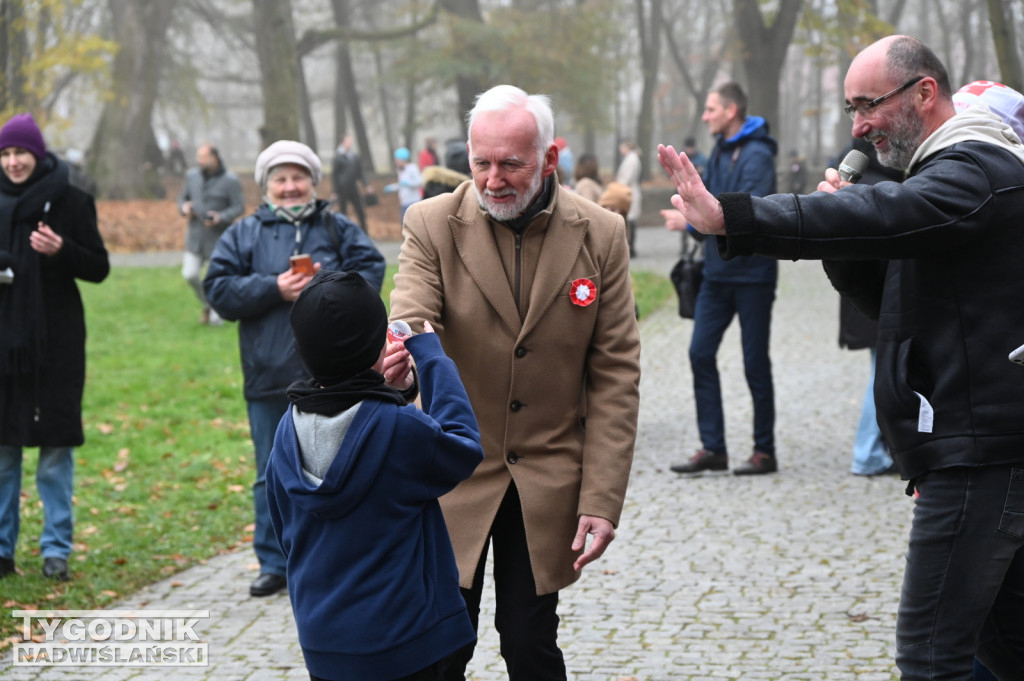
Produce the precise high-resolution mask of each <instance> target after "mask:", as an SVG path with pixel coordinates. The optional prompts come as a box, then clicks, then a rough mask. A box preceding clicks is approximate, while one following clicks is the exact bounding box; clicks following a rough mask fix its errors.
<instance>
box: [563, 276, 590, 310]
mask: <svg viewBox="0 0 1024 681" xmlns="http://www.w3.org/2000/svg"><path fill="white" fill-rule="evenodd" d="M596 299H597V287H596V286H594V282H592V281H590V280H589V279H577V280H576V281H574V282H572V285H571V286H570V287H569V300H571V301H572V304H573V305H579V306H580V307H586V306H587V305H590V304H591V303H592V302H594V301H595V300H596Z"/></svg>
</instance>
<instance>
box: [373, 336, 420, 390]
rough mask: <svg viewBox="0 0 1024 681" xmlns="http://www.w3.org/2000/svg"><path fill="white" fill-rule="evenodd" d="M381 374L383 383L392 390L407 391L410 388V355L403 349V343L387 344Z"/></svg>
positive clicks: (411, 378)
mask: <svg viewBox="0 0 1024 681" xmlns="http://www.w3.org/2000/svg"><path fill="white" fill-rule="evenodd" d="M381 373H382V374H384V381H385V382H386V383H387V384H388V385H389V386H391V387H392V388H397V389H398V390H408V389H409V388H411V387H412V382H413V380H414V379H413V373H412V355H410V354H409V351H408V350H406V349H405V343H391V342H389V343H388V349H387V350H386V351H385V353H384V366H383V370H382V371H381Z"/></svg>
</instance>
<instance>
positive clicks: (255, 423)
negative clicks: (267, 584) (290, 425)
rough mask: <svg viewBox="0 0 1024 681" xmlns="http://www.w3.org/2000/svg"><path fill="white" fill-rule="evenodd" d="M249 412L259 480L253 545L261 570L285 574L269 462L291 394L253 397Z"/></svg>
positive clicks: (254, 491)
mask: <svg viewBox="0 0 1024 681" xmlns="http://www.w3.org/2000/svg"><path fill="white" fill-rule="evenodd" d="M246 407H247V409H248V412H249V432H250V434H251V435H252V444H253V449H254V450H255V452H256V482H255V483H253V486H252V502H253V507H254V510H255V514H256V530H255V531H254V532H253V536H252V548H253V550H254V551H255V552H256V558H257V559H259V562H260V574H271V575H279V576H281V577H284V576H285V574H286V572H287V565H286V563H285V559H284V551H282V550H281V544H279V543H278V541H277V536H276V535H275V534H274V527H273V525H271V524H270V504H269V503H268V502H267V462H269V461H270V452H271V451H272V450H273V449H274V434H275V433H276V432H277V424H278V423H280V421H281V417H282V416H284V414H285V412H287V411H288V407H289V403H288V398H287V397H285V396H284V395H281V396H280V397H270V398H267V399H263V400H250V401H249V402H247V403H246Z"/></svg>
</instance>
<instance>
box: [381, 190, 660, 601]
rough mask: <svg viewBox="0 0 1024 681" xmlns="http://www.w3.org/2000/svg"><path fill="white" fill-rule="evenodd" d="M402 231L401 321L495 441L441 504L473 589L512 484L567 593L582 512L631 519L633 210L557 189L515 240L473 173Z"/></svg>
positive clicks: (539, 560)
mask: <svg viewBox="0 0 1024 681" xmlns="http://www.w3.org/2000/svg"><path fill="white" fill-rule="evenodd" d="M403 234H404V242H403V244H402V249H401V253H400V255H399V260H398V274H397V275H396V276H395V289H394V292H393V293H392V295H391V317H392V319H404V320H406V321H407V322H409V324H410V325H411V326H412V327H413V329H414V330H416V331H420V330H422V328H423V321H424V320H429V321H430V323H431V324H432V325H433V326H434V329H435V331H436V332H437V333H438V335H439V336H440V338H441V342H442V344H443V346H444V349H445V352H447V353H448V355H449V356H450V357H451V358H452V359H453V360H454V361H455V364H456V366H457V367H458V369H459V373H460V375H461V377H462V380H463V382H464V383H465V385H466V389H467V392H468V394H469V398H470V401H471V403H472V404H473V409H474V412H475V413H476V416H477V419H478V421H479V423H480V429H481V432H482V436H483V445H484V453H485V458H484V461H483V462H482V463H481V464H480V466H479V467H478V468H477V469H476V471H475V472H474V473H473V475H472V477H470V478H469V479H468V480H465V481H463V482H462V483H460V484H459V485H458V486H457V487H456V488H455V489H454V490H453V491H452V492H450V493H449V494H447V495H445V496H444V497H442V499H441V507H442V509H443V510H444V515H445V520H446V522H447V524H448V530H449V533H450V535H451V538H452V545H453V548H454V550H455V556H456V560H457V562H458V567H459V576H460V583H461V585H462V586H463V587H465V588H469V587H470V586H471V583H472V580H473V575H474V574H475V571H476V567H477V563H478V562H479V560H480V557H481V553H482V551H483V548H484V543H485V542H486V541H487V538H488V535H489V533H490V529H491V525H492V523H493V520H494V517H495V514H496V513H497V510H498V506H499V504H500V503H501V500H502V497H503V496H504V494H505V491H506V489H507V488H508V485H509V483H510V482H511V481H512V480H514V481H515V484H516V487H517V489H518V491H519V496H520V499H521V502H522V508H523V521H524V525H525V528H526V540H527V545H528V547H529V553H530V562H531V565H532V566H533V575H534V579H535V581H536V584H537V593H538V594H546V593H551V592H554V591H557V590H559V589H561V588H563V587H565V586H568V585H569V584H571V583H572V582H574V581H575V580H576V579H578V578H579V572H577V571H575V570H573V566H572V564H573V561H574V560H575V559H576V557H577V556H578V554H579V552H574V551H572V550H571V548H570V547H571V544H572V541H573V537H574V536H575V533H576V530H577V525H578V520H579V516H580V515H592V516H598V517H601V518H605V519H607V520H609V521H611V522H612V523H613V524H615V525H618V522H619V514H620V512H621V510H622V504H623V498H624V496H625V493H626V485H627V482H628V479H629V470H630V466H631V465H632V459H633V444H634V441H635V439H636V422H637V410H638V407H639V401H640V394H639V381H640V363H639V360H640V336H639V330H638V327H637V322H636V316H635V307H634V303H633V293H632V288H631V282H630V276H629V251H628V248H627V245H626V232H625V224H624V222H623V219H622V217H620V216H618V215H615V214H614V213H611V212H609V211H606V210H605V209H603V208H600V207H599V206H596V205H594V204H593V203H590V202H589V201H585V200H582V199H580V198H579V197H577V196H575V195H574V194H572V192H569V191H566V190H564V189H562V188H561V187H557V186H556V187H555V189H554V190H553V194H552V198H551V201H550V203H549V205H548V208H547V209H546V210H544V211H542V212H541V213H540V214H538V215H537V216H536V217H535V218H534V219H533V220H532V221H531V222H530V224H529V225H528V226H527V228H526V229H525V230H524V231H523V233H522V236H521V240H520V243H519V244H518V245H519V248H518V249H517V243H516V241H517V239H516V236H515V235H514V234H513V232H512V231H511V230H510V229H509V228H508V227H506V226H503V225H500V224H498V223H495V222H493V221H492V220H490V218H489V217H488V215H487V214H486V213H485V212H484V211H482V210H481V209H480V207H479V204H478V203H477V199H476V195H475V193H474V191H473V187H472V182H465V183H463V184H462V185H461V186H459V188H458V189H457V190H456V191H455V192H454V193H452V194H444V195H441V196H438V197H435V198H432V199H429V200H426V201H421V202H419V203H416V204H414V205H413V206H411V207H410V208H409V210H408V212H407V213H406V215H405V224H404V227H403ZM517 254H518V255H517ZM577 279H587V280H589V281H590V282H592V283H593V284H594V286H595V287H596V297H595V298H594V300H593V302H591V303H590V304H589V305H585V306H583V305H576V304H573V302H572V300H571V298H570V289H571V288H572V287H571V284H572V283H573V282H574V281H575V280H577ZM517 290H518V291H519V296H518V300H519V304H518V308H517V300H516V291H517ZM583 417H586V423H585V426H584V423H583Z"/></svg>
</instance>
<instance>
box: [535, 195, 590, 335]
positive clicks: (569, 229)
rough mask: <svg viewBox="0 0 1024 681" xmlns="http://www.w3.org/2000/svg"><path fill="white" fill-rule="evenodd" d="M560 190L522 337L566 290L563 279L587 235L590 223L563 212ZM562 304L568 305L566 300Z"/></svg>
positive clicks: (567, 275)
mask: <svg viewBox="0 0 1024 681" xmlns="http://www.w3.org/2000/svg"><path fill="white" fill-rule="evenodd" d="M562 191H563V190H562V189H561V187H559V188H558V194H559V195H558V198H556V200H555V204H554V206H553V209H552V213H551V217H550V220H551V222H550V223H549V224H548V229H547V234H546V235H545V236H544V247H543V248H541V251H540V260H539V261H538V262H537V274H536V275H535V276H534V280H533V288H532V289H531V290H530V309H529V311H528V312H527V313H526V319H525V320H524V321H523V330H522V334H521V335H522V336H525V335H526V334H528V333H530V331H532V330H533V328H534V327H535V326H537V324H538V323H539V322H540V321H541V320H542V319H543V318H544V315H545V314H546V313H547V311H548V308H549V307H551V305H552V303H553V302H554V301H555V299H556V298H557V297H558V295H559V294H561V293H564V292H565V291H566V290H567V289H566V282H567V280H568V278H569V274H570V273H571V272H572V268H573V266H574V265H575V264H576V259H577V258H578V257H579V254H580V249H581V248H582V247H583V240H584V238H585V237H586V235H587V228H588V227H589V226H590V220H589V219H588V218H583V217H580V216H579V215H578V214H575V213H574V214H572V215H567V214H566V213H565V211H564V210H563V209H562V206H568V205H571V202H567V201H564V200H562V196H561V194H562ZM565 304H566V305H569V304H570V303H569V301H568V299H567V300H566V301H565Z"/></svg>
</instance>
